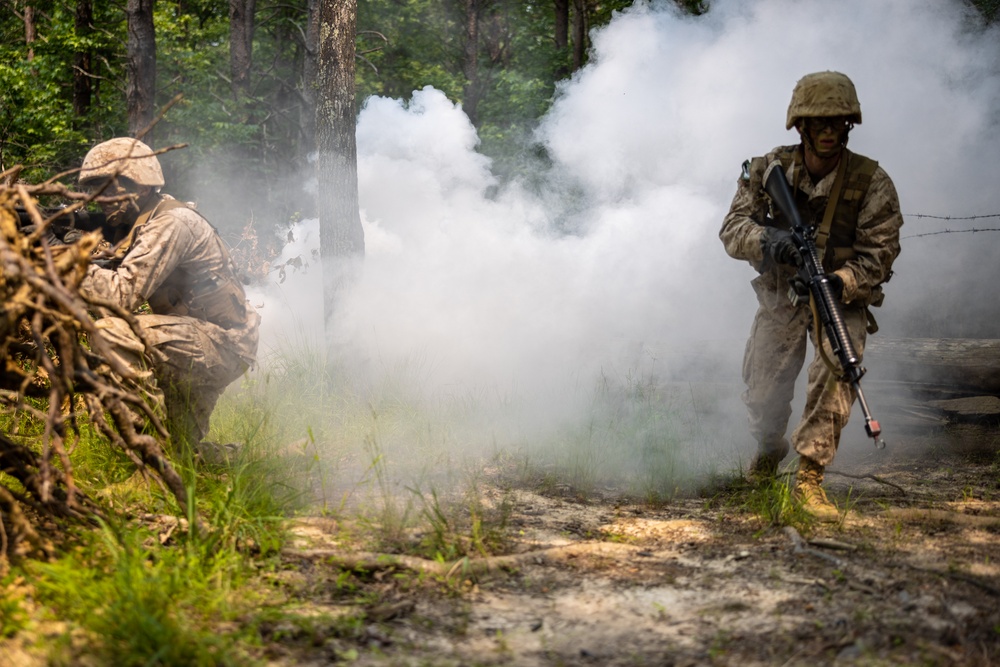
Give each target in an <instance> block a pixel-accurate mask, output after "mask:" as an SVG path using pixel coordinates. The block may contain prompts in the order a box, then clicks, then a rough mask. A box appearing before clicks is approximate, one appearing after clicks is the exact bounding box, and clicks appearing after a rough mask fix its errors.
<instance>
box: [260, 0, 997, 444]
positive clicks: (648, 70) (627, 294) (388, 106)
mask: <svg viewBox="0 0 1000 667" xmlns="http://www.w3.org/2000/svg"><path fill="white" fill-rule="evenodd" d="M975 16H976V15H975V14H974V12H973V11H972V10H971V9H968V8H967V7H966V6H965V5H964V4H962V3H960V2H958V1H955V2H949V1H943V0H843V1H841V2H837V3H830V2H825V1H823V0H794V1H793V0H761V1H757V2H748V1H744V0H713V2H712V3H711V9H710V11H709V12H708V13H707V14H706V15H705V16H702V17H690V16H685V15H682V14H681V13H679V12H678V11H676V10H675V9H673V7H672V6H671V3H666V2H664V3H652V4H650V5H641V6H637V7H635V8H633V9H631V10H628V11H626V12H624V13H622V14H620V15H618V16H616V17H615V18H614V19H613V20H612V22H611V23H610V25H608V26H607V27H606V28H604V29H602V30H599V31H596V32H594V33H593V34H592V38H593V51H592V56H591V62H590V64H589V65H588V66H587V67H586V68H584V69H583V70H582V71H580V72H578V73H577V74H576V75H574V77H573V78H572V79H571V80H568V81H566V82H564V83H562V84H561V86H560V88H559V93H558V97H557V101H556V102H555V104H554V106H553V107H552V109H551V111H550V112H549V113H548V115H547V116H546V117H545V118H544V119H543V120H542V123H541V125H540V127H539V129H538V132H537V140H538V141H539V142H540V143H541V144H543V145H544V146H545V148H546V149H547V151H548V153H549V156H550V157H551V160H552V165H551V167H550V168H549V169H547V170H546V171H545V173H543V174H541V175H540V176H539V178H540V179H541V181H542V182H543V183H544V186H543V187H542V188H541V189H538V188H530V189H529V188H526V187H520V186H518V185H516V184H515V185H514V186H511V187H504V188H502V189H498V188H497V182H496V180H495V179H494V177H493V176H492V174H491V171H490V163H489V161H488V159H487V158H485V157H483V156H482V155H480V154H478V153H477V152H476V150H475V148H476V145H477V136H476V132H475V129H474V128H473V126H472V125H471V124H470V122H469V120H468V118H467V117H466V116H465V114H464V113H463V112H462V110H461V107H460V106H456V105H454V104H452V103H451V102H449V101H448V100H447V99H446V98H445V96H444V95H443V94H442V93H441V92H439V91H436V90H434V89H431V88H425V89H423V90H420V91H417V92H416V93H415V94H414V95H413V97H412V99H411V100H410V101H409V102H402V101H399V100H393V99H386V98H371V99H369V100H367V101H366V102H365V104H364V108H363V110H362V112H361V114H360V117H359V120H358V167H359V177H360V198H361V208H362V219H363V223H364V228H365V238H366V245H367V255H366V258H365V266H364V270H363V274H362V276H361V278H360V280H359V282H358V283H357V285H356V286H355V288H354V289H353V290H352V291H351V292H350V294H349V295H348V297H347V298H346V300H345V302H344V303H343V304H342V306H341V308H340V313H339V315H338V316H337V317H336V320H335V321H334V322H333V327H334V329H333V330H334V337H335V339H336V345H335V348H334V350H333V354H335V355H337V357H338V361H340V362H342V363H343V364H344V365H346V366H348V367H350V368H352V369H354V370H355V371H357V372H358V374H359V376H362V377H369V378H373V381H375V380H374V378H375V377H376V376H378V375H379V374H382V373H388V372H392V370H393V369H397V368H400V367H406V368H408V369H410V372H411V373H412V375H413V376H414V381H415V383H416V384H417V385H419V388H420V390H421V391H423V392H426V393H427V394H428V395H430V396H433V395H453V396H462V395H464V394H476V393H478V392H484V391H485V392H487V393H490V392H494V393H496V394H498V395H502V396H505V397H508V398H509V399H510V400H511V401H513V402H514V403H517V404H518V405H519V406H520V407H519V411H518V416H517V420H518V421H519V425H520V426H519V427H520V428H521V429H522V433H521V435H522V438H523V440H524V441H530V440H531V432H532V431H531V429H533V428H538V429H544V428H546V425H547V424H548V425H551V424H552V423H555V422H568V421H572V420H573V419H574V415H578V414H583V412H585V411H586V410H587V409H588V405H590V402H591V401H592V392H593V388H594V387H595V385H596V384H597V383H598V380H599V379H601V378H604V379H605V380H607V379H610V380H611V381H613V382H618V383H622V384H626V383H628V382H630V381H632V380H634V379H635V378H664V379H668V380H670V381H672V382H677V381H680V382H689V383H691V386H692V387H696V386H697V387H699V391H700V392H707V393H698V394H697V395H695V394H696V392H693V391H692V392H689V393H690V396H689V402H690V404H689V405H686V406H684V405H681V404H679V405H678V407H677V409H678V410H679V411H680V412H679V414H678V418H679V419H680V420H682V421H688V422H691V421H697V420H698V419H699V418H700V417H699V414H701V416H702V417H704V415H705V414H709V415H710V421H712V423H713V424H714V426H713V427H712V430H713V432H711V433H703V434H702V437H701V438H700V440H701V442H698V443H691V445H690V446H691V447H698V448H703V447H705V445H706V443H709V444H711V446H712V448H713V449H712V452H713V453H718V454H723V455H726V454H732V455H734V456H743V457H744V458H745V457H746V456H748V455H749V452H750V451H751V449H752V443H751V442H750V440H749V436H747V435H745V433H744V431H743V425H744V419H745V418H744V415H743V413H742V406H741V405H739V402H738V395H739V391H740V390H741V389H742V388H741V387H740V386H739V365H740V359H741V357H742V350H743V345H744V342H745V339H746V336H747V334H748V332H749V328H750V323H751V319H752V316H753V312H754V309H755V307H756V301H755V298H754V295H753V292H752V290H751V288H750V286H749V281H750V280H751V279H752V278H753V275H754V272H753V270H752V269H751V268H750V267H749V266H748V265H746V264H745V263H741V262H737V261H735V260H732V259H730V258H729V257H728V256H726V254H725V252H724V251H723V248H722V245H721V243H720V241H719V239H718V230H719V227H720V224H721V221H722V218H723V216H724V215H725V213H726V211H727V210H728V207H729V203H730V201H731V199H732V196H733V194H734V192H735V188H736V181H737V177H738V175H739V171H740V165H741V163H742V162H743V161H744V160H745V159H747V158H750V157H752V156H755V155H762V154H763V153H765V152H766V151H768V150H769V149H771V148H772V147H774V146H777V145H781V144H789V143H797V135H795V133H794V131H785V129H784V123H785V112H786V109H787V106H788V102H789V99H790V96H791V91H792V88H793V86H794V84H795V82H796V81H797V80H798V79H799V78H800V77H801V76H802V75H803V74H806V73H808V72H813V71H819V70H827V69H831V70H838V71H841V72H844V73H846V74H848V75H849V76H850V77H851V78H852V79H853V81H854V82H855V84H856V86H857V89H858V94H859V97H860V99H861V105H862V110H863V119H864V122H863V124H861V125H859V126H857V127H856V128H855V129H854V131H853V132H852V135H851V142H850V147H851V148H852V149H853V150H855V151H857V152H859V153H862V154H865V155H868V156H870V157H872V158H874V159H877V160H878V161H879V162H880V164H881V165H882V166H883V167H884V168H885V169H886V170H887V172H888V173H889V174H890V176H891V177H892V178H893V180H894V182H895V184H896V187H897V190H898V192H899V195H900V200H901V204H902V208H903V212H904V213H906V214H910V215H908V217H907V218H906V224H905V226H904V229H903V236H904V240H903V251H902V255H901V256H900V259H899V260H898V262H897V264H896V267H895V268H896V276H895V278H894V279H893V281H892V283H891V284H890V285H888V286H887V290H886V291H887V299H886V305H885V307H884V308H883V309H882V311H881V312H880V313H879V320H880V323H881V325H882V332H881V333H880V335H881V336H886V337H899V336H937V335H940V336H946V335H947V336H967V335H987V336H996V337H1000V336H998V335H997V332H996V331H994V330H992V329H991V327H995V326H996V325H995V324H994V322H996V315H997V313H996V312H995V311H996V304H995V302H996V301H997V299H996V297H995V293H996V289H995V287H993V286H994V285H996V281H997V278H998V275H997V274H998V269H997V262H996V260H995V253H994V252H992V251H991V250H990V248H992V247H995V246H996V244H998V243H1000V234H995V235H990V234H989V233H987V234H951V235H940V236H932V237H920V238H909V239H907V238H905V237H906V236H910V235H914V234H920V233H926V232H931V231H938V230H941V229H943V228H945V227H948V226H949V224H950V228H952V229H955V228H960V225H959V223H956V222H952V223H943V222H942V221H939V220H931V219H925V218H915V217H913V216H912V214H917V213H923V214H933V215H950V216H968V215H975V214H992V213H1000V194H998V188H997V186H996V182H997V174H996V162H997V156H998V155H1000V150H998V149H1000V136H998V134H997V129H998V128H997V120H998V117H997V111H996V110H997V109H1000V104H998V103H1000V72H998V67H1000V58H998V55H1000V39H998V37H1000V35H998V33H997V31H996V29H992V30H990V31H984V30H982V28H979V27H977V24H976V18H975ZM979 222H980V223H982V221H979ZM989 222H990V221H986V223H987V224H979V225H978V226H979V227H984V226H986V227H988V226H995V225H990V224H988V223H989ZM971 226H975V224H974V223H972V224H969V225H967V227H971ZM295 234H296V241H295V242H294V243H293V244H291V245H290V246H289V247H288V248H287V249H286V253H285V254H286V257H293V256H296V255H300V254H301V255H303V256H304V257H308V250H309V249H310V248H315V247H316V245H317V244H318V231H317V227H316V223H315V222H314V221H313V222H307V223H306V224H304V225H302V226H300V227H299V228H297V229H296V230H295ZM320 284H321V281H320V280H319V270H318V267H311V268H310V269H308V270H306V271H298V272H295V271H291V270H289V272H288V274H287V279H286V280H285V281H284V282H283V283H281V284H280V285H279V284H277V282H275V283H274V284H271V285H269V286H264V287H261V288H260V294H259V295H258V296H255V297H254V298H255V300H257V301H258V302H261V301H262V302H263V303H264V307H263V308H262V316H263V318H264V324H263V342H262V353H263V354H262V356H264V357H266V354H267V351H268V349H269V348H273V347H276V346H279V345H280V344H281V341H283V340H288V339H293V338H295V337H296V336H298V335H299V332H302V331H316V332H318V331H319V330H320V328H321V322H320V314H321V313H322V312H323V309H322V306H321V301H320V295H319V293H318V291H319V289H320ZM983 285H988V286H990V287H983ZM980 313H981V314H982V317H980ZM921 327H923V328H924V329H922V328H921ZM928 327H929V328H930V329H934V330H926V329H927V328H928ZM873 372H874V371H873ZM870 376H871V375H870ZM870 376H869V377H870ZM720 379H721V380H722V382H719V383H718V385H711V384H705V383H710V382H716V381H719V380H720ZM712 386H717V387H718V388H717V389H712V388H711V387H712ZM705 387H708V389H705ZM713 392H715V394H716V395H715V396H714V398H713V396H712V394H713ZM869 399H870V400H871V399H872V397H871V396H869ZM874 403H875V405H876V406H877V401H874ZM796 414H797V413H796ZM793 419H794V417H793ZM884 426H886V425H884ZM716 427H717V428H718V431H717V432H715V430H716ZM487 428H488V427H487ZM850 428H851V429H853V431H852V434H851V436H848V434H847V433H846V432H845V446H847V442H848V441H858V442H859V445H858V446H861V443H863V442H864V440H865V439H864V434H863V432H860V431H861V429H860V427H859V426H857V425H856V424H852V426H851V427H850ZM854 431H857V433H855V432H854ZM720 433H727V434H728V435H719V434H720ZM706 453H707V452H706Z"/></svg>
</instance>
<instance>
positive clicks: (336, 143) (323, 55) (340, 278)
mask: <svg viewBox="0 0 1000 667" xmlns="http://www.w3.org/2000/svg"><path fill="white" fill-rule="evenodd" d="M318 9H319V59H318V61H317V64H316V81H315V87H316V90H317V91H318V92H319V95H318V100H317V103H316V149H317V152H318V157H317V177H318V181H319V183H318V187H317V201H316V204H317V207H318V209H319V224H320V227H319V229H320V231H319V238H320V254H321V256H322V260H323V312H324V316H325V318H326V320H325V321H326V322H328V323H329V322H330V319H331V317H332V316H333V314H334V309H335V306H336V301H337V297H338V296H339V294H340V291H341V289H342V288H343V287H344V286H345V285H346V284H347V283H348V282H349V281H350V279H351V277H352V275H351V273H352V271H353V270H354V269H355V268H356V266H357V260H360V259H361V258H362V257H363V256H364V252H365V237H364V230H363V229H362V228H361V214H360V211H359V204H358V143H357V109H356V108H355V94H356V91H355V80H354V76H355V63H354V58H355V54H356V46H355V41H354V40H355V38H356V36H357V14H358V3H357V0H319V8H318Z"/></svg>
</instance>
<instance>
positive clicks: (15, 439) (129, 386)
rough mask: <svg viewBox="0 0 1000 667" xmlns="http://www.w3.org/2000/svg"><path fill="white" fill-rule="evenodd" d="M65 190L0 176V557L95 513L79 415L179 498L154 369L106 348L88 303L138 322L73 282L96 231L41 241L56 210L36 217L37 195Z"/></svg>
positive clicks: (30, 547) (40, 550) (36, 550)
mask: <svg viewBox="0 0 1000 667" xmlns="http://www.w3.org/2000/svg"><path fill="white" fill-rule="evenodd" d="M12 176H14V174H12V173H10V172H8V173H5V174H0V182H7V183H10V182H12V181H13V180H14V179H13V178H12ZM67 194H68V193H67V192H66V191H65V189H64V188H63V187H62V186H60V185H55V184H51V183H47V184H42V185H36V186H29V185H12V186H4V185H0V264H2V266H3V274H2V276H0V292H2V296H3V306H2V307H0V354H2V358H3V359H4V366H3V367H2V369H0V569H2V566H3V563H4V560H5V559H6V558H7V557H10V556H16V555H25V554H32V555H45V554H46V553H47V552H49V551H50V549H51V547H50V546H49V545H48V543H47V540H46V539H45V537H44V530H42V527H43V526H47V525H52V524H53V522H60V521H65V520H67V519H76V520H80V519H87V518H91V517H94V516H97V515H99V509H98V508H97V506H96V505H95V504H94V503H93V502H91V501H90V500H89V499H88V498H87V496H86V495H85V494H84V493H83V492H82V491H81V490H80V489H78V488H77V486H76V484H75V483H74V480H73V466H72V465H71V462H70V454H71V453H72V451H73V447H74V446H75V445H76V444H77V443H78V442H79V439H80V428H81V424H85V423H87V422H89V423H90V424H92V425H93V426H94V427H95V428H96V429H97V430H98V431H99V432H100V433H102V434H103V435H104V436H105V437H106V438H107V439H108V440H110V441H111V442H112V443H114V444H115V445H116V446H118V447H119V448H121V449H122V451H124V452H125V453H126V454H127V455H128V457H129V458H130V459H131V460H132V461H133V462H134V463H135V464H136V465H137V466H138V468H139V470H141V471H143V472H144V473H145V474H147V475H149V476H151V477H152V478H153V479H154V480H155V481H157V482H158V483H160V484H161V486H164V487H165V488H166V489H167V490H168V491H169V492H170V493H172V494H173V495H174V497H175V498H176V499H177V502H178V503H179V504H180V506H181V508H182V509H184V510H186V507H185V498H186V495H185V492H184V485H183V482H182V481H181V478H180V476H179V475H178V474H177V472H176V470H175V469H174V468H173V467H172V466H171V465H170V463H169V462H168V460H167V458H166V457H165V456H164V451H163V448H162V446H161V442H165V441H166V440H167V438H168V434H167V431H166V429H165V428H164V426H163V423H162V421H161V420H160V418H159V417H158V415H157V414H156V411H154V409H153V408H151V407H150V404H149V403H148V402H147V401H148V396H149V395H150V389H151V384H150V383H152V382H153V380H152V379H151V377H150V375H149V374H148V373H141V372H138V371H137V370H136V369H134V368H130V367H129V366H128V365H126V364H125V363H123V362H122V361H121V360H120V358H119V357H118V356H117V355H116V354H114V352H113V351H112V350H111V349H110V347H109V345H108V343H107V342H106V341H105V339H104V338H103V337H102V335H101V332H100V331H99V330H98V329H97V328H95V326H94V320H93V318H92V317H91V313H93V312H96V311H98V310H99V309H105V310H106V311H111V312H113V313H114V315H115V316H117V317H121V318H123V319H125V320H127V321H129V322H131V323H132V328H133V330H134V331H135V332H136V334H137V335H138V336H139V337H140V339H143V337H142V332H141V331H140V330H139V329H138V327H137V326H136V324H135V320H134V319H133V318H132V316H131V315H130V314H129V313H127V312H123V311H122V309H121V308H118V307H117V306H114V305H112V304H108V303H103V302H97V301H94V300H92V299H87V298H84V297H83V296H82V295H81V294H80V291H79V287H80V283H81V281H82V280H83V278H84V276H85V275H86V272H87V266H88V265H89V263H90V257H91V252H92V251H93V249H94V248H95V247H96V246H97V244H98V242H99V240H100V237H99V234H98V233H96V232H94V233H91V234H88V235H85V236H83V238H81V239H80V240H79V241H78V242H76V243H74V244H70V245H55V244H51V243H50V242H49V238H50V235H49V234H48V228H49V226H50V225H51V224H52V222H53V220H54V218H49V219H44V218H43V215H42V213H41V212H40V210H39V209H38V207H37V205H36V201H37V200H38V198H39V197H44V196H47V195H62V196H67ZM69 196H70V197H72V195H71V194H70V195H69ZM76 196H77V197H79V195H76ZM74 206H76V205H74ZM18 208H20V209H23V210H26V211H27V213H28V214H29V216H30V217H31V220H32V222H33V223H34V224H33V225H31V226H30V227H28V228H27V229H19V227H18V215H17V213H16V210H17V209H18ZM71 208H73V207H71ZM143 340H144V339H143ZM146 347H147V351H148V353H149V354H152V350H151V348H150V347H149V346H148V344H147V346H146ZM154 391H155V390H154ZM26 424H33V425H36V427H35V428H33V429H30V430H31V431H32V432H31V434H30V435H25V434H23V433H22V431H25V430H29V429H27V428H25V425H26ZM39 429H41V434H40V435H39V433H38V430H39Z"/></svg>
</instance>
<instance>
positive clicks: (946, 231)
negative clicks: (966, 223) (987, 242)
mask: <svg viewBox="0 0 1000 667" xmlns="http://www.w3.org/2000/svg"><path fill="white" fill-rule="evenodd" d="M974 232H1000V227H984V228H983V229H941V230H939V231H936V232H926V233H924V234H910V235H908V236H901V237H899V238H900V239H919V238H920V237H921V236H936V235H938V234H962V233H974Z"/></svg>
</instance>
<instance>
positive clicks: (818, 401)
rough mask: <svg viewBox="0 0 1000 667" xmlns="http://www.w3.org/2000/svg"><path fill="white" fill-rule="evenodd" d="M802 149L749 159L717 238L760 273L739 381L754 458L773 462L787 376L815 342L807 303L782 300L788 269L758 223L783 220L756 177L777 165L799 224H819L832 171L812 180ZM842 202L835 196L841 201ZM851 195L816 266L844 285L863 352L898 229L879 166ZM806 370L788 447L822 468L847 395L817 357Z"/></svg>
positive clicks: (786, 401) (778, 450) (789, 386)
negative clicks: (852, 204) (756, 449)
mask: <svg viewBox="0 0 1000 667" xmlns="http://www.w3.org/2000/svg"><path fill="white" fill-rule="evenodd" d="M802 150H803V149H802V146H801V145H799V146H783V147H779V148H776V149H774V150H773V151H771V153H769V154H768V155H767V156H765V157H764V158H757V159H754V160H752V161H751V163H750V166H749V174H748V177H744V178H741V179H740V181H739V184H738V188H737V192H736V196H735V198H734V199H733V203H732V206H731V207H730V210H729V213H728V214H727V215H726V218H725V220H724V221H723V223H722V229H721V231H720V232H719V237H720V238H721V239H722V242H723V244H724V245H725V248H726V252H727V253H728V254H729V255H730V256H731V257H734V258H736V259H742V260H746V261H748V262H749V263H750V264H751V265H752V266H753V267H754V268H755V269H756V270H757V271H758V272H759V273H760V275H759V276H757V277H756V278H755V279H754V280H753V282H752V285H753V288H754V291H755V292H756V293H757V300H758V303H759V307H758V310H757V314H756V316H755V318H754V322H753V327H752V329H751V333H750V339H749V340H748V341H747V346H746V353H745V357H744V362H743V379H744V381H745V382H746V385H747V389H746V391H745V392H744V394H743V400H744V403H745V404H746V406H747V411H748V413H749V422H750V430H751V434H752V435H753V436H754V438H756V439H757V441H758V443H759V445H760V453H763V454H771V455H773V454H779V456H778V457H777V458H778V459H780V458H781V457H782V456H784V454H785V453H786V452H787V447H788V445H787V442H786V441H785V439H784V436H785V431H786V429H787V426H788V419H789V417H790V416H791V401H792V394H793V389H794V384H795V379H796V377H797V376H798V374H799V371H800V370H801V368H802V364H803V362H804V360H805V354H806V336H807V335H808V336H809V337H810V338H811V339H812V342H813V346H814V348H815V346H816V344H817V340H816V332H815V327H814V326H813V325H812V313H811V310H810V308H809V306H808V305H807V304H803V305H800V306H794V305H793V304H792V302H791V301H790V300H789V298H788V287H789V284H788V279H789V278H790V277H792V276H793V275H794V272H795V270H794V269H793V268H792V267H789V266H784V265H776V264H775V263H774V262H772V261H771V260H770V258H769V257H766V256H765V254H764V252H763V248H762V240H763V236H764V229H765V225H767V224H772V225H777V226H784V228H786V229H787V223H785V222H783V221H781V220H780V215H776V212H775V211H773V210H771V208H770V205H769V200H768V197H767V195H766V194H765V192H764V188H763V185H762V179H763V175H764V171H765V169H766V168H767V165H769V164H771V163H772V162H773V161H774V160H779V159H780V160H782V165H783V166H784V167H785V175H786V177H787V178H788V182H789V183H790V184H791V185H792V189H793V192H794V193H795V201H796V204H797V206H798V208H799V211H800V213H801V214H802V219H803V221H804V222H805V223H806V224H807V225H810V224H813V225H818V224H819V223H820V221H821V220H822V218H823V214H824V211H825V209H826V204H827V200H828V199H829V196H830V192H831V189H832V188H833V184H834V181H835V178H836V175H837V171H836V170H834V171H833V172H831V173H830V174H828V175H826V176H825V177H824V178H822V179H821V180H819V182H817V183H813V182H812V180H811V179H810V177H809V176H808V174H807V173H806V169H805V168H804V167H803V166H802V153H801V152H802ZM841 159H849V160H851V162H849V163H848V174H850V173H851V170H852V165H853V164H857V163H861V162H864V161H867V158H863V157H862V156H857V155H854V154H852V153H850V152H849V151H847V150H846V149H844V152H843V155H842V156H841ZM871 164H872V165H873V166H874V163H871ZM844 197H845V193H842V195H841V199H843V198H844ZM859 198H860V201H859V202H857V203H856V208H855V209H853V210H856V218H853V219H852V218H850V217H849V218H847V219H845V218H844V216H840V219H835V222H834V225H833V230H832V231H831V234H830V239H829V242H828V244H827V249H826V250H827V252H825V253H824V257H823V265H824V266H823V268H824V270H825V271H827V272H828V273H836V275H837V276H839V277H840V278H841V279H842V280H843V284H844V289H843V297H842V302H843V309H844V320H845V323H846V325H847V328H848V331H849V333H850V335H851V338H852V340H853V342H854V345H855V347H856V348H857V352H858V354H859V355H860V354H862V353H863V351H864V345H865V335H866V328H867V323H868V307H869V306H871V305H879V304H880V303H881V289H880V287H879V286H880V285H881V284H882V283H883V282H885V281H886V280H888V278H889V276H890V273H891V267H892V263H893V261H894V260H895V258H896V256H897V255H898V254H899V228H900V226H901V225H902V224H903V218H902V215H901V214H900V211H899V200H898V198H897V196H896V190H895V187H894V186H893V184H892V181H891V180H890V178H889V176H888V175H887V174H886V173H885V171H884V170H883V169H882V168H881V167H877V166H876V167H875V168H874V171H873V172H872V173H871V174H870V181H869V182H868V183H867V188H866V190H865V191H863V192H861V194H859ZM807 332H808V334H807ZM822 338H823V345H824V347H825V349H826V351H827V354H828V356H829V357H830V358H834V357H833V356H832V353H831V351H830V345H829V342H828V341H826V339H825V338H826V337H825V334H824V335H823V336H822ZM808 373H809V375H808V388H807V390H806V406H805V410H804V412H803V415H802V420H801V421H800V422H799V425H798V427H797V428H796V429H795V431H794V432H793V434H792V444H793V446H794V447H795V451H796V452H798V453H799V454H800V455H802V456H803V457H804V458H808V459H810V460H812V461H814V462H815V463H817V464H819V465H820V466H826V465H829V463H830V462H831V461H832V460H833V457H834V454H835V452H836V450H837V445H838V444H839V442H840V431H841V429H842V428H843V426H844V425H845V424H846V423H847V420H848V417H849V416H850V410H851V404H852V403H853V402H854V399H855V396H854V392H853V391H852V390H851V388H850V386H849V385H848V384H846V383H844V382H839V381H832V379H831V373H830V370H829V369H828V368H827V366H826V364H825V363H824V362H823V360H822V358H821V357H820V355H819V354H818V352H817V353H816V354H815V355H814V357H813V360H812V362H811V363H810V365H809V371H808Z"/></svg>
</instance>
